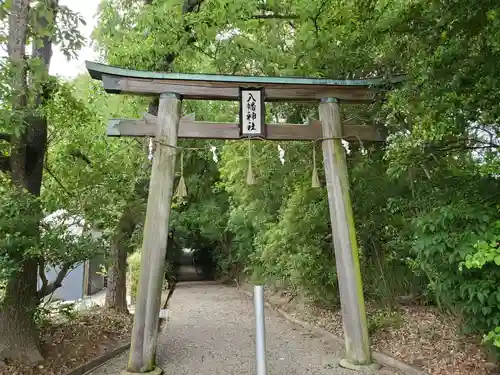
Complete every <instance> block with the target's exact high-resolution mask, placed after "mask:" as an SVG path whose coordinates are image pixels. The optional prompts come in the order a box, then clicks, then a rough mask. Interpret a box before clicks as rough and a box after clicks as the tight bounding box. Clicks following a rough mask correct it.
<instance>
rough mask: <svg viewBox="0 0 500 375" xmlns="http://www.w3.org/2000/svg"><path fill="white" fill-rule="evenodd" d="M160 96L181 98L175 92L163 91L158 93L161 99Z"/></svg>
mask: <svg viewBox="0 0 500 375" xmlns="http://www.w3.org/2000/svg"><path fill="white" fill-rule="evenodd" d="M162 98H175V99H179V100H182V96H181V95H179V94H177V93H175V92H164V93H162V94H160V99H162Z"/></svg>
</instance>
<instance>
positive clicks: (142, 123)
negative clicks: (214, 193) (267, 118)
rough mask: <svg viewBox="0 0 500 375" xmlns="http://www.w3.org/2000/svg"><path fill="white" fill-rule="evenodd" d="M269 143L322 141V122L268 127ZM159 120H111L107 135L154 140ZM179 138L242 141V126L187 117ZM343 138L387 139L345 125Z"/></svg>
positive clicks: (372, 131)
mask: <svg viewBox="0 0 500 375" xmlns="http://www.w3.org/2000/svg"><path fill="white" fill-rule="evenodd" d="M266 127H267V135H266V139H268V140H274V141H292V140H293V141H313V140H316V139H320V138H321V137H322V130H321V121H319V120H309V121H307V123H305V124H282V123H279V124H266ZM156 130H157V117H156V116H153V115H150V114H149V113H144V114H143V119H140V120H137V119H110V120H108V128H107V135H108V136H110V137H144V136H150V137H154V136H155V134H156ZM178 137H179V138H195V139H196V138H201V139H240V138H241V137H240V125H239V124H236V123H234V124H232V123H217V122H209V121H195V115H194V114H192V115H189V116H184V117H182V118H181V119H180V122H179V133H178ZM342 137H343V138H344V139H345V140H353V141H359V140H361V141H374V142H379V141H383V140H384V139H385V137H384V135H383V133H382V132H381V131H380V130H378V129H377V128H375V127H374V126H372V125H357V124H356V123H355V122H353V121H350V122H347V123H346V122H344V123H343V132H342Z"/></svg>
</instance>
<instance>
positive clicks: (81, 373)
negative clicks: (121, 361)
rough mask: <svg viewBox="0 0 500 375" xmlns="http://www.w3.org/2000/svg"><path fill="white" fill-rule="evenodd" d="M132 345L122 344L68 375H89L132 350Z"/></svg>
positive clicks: (128, 343)
mask: <svg viewBox="0 0 500 375" xmlns="http://www.w3.org/2000/svg"><path fill="white" fill-rule="evenodd" d="M130 344H131V342H130V341H129V342H126V343H122V344H120V346H118V347H117V348H115V349H113V350H111V351H109V352H107V353H105V354H103V355H100V356H98V357H95V358H93V359H91V360H90V361H89V362H86V363H84V364H82V365H80V366H78V367H76V368H74V369H73V370H71V371H69V372H67V373H66V375H85V374H88V373H90V372H91V371H93V370H95V369H97V368H99V367H101V366H102V365H104V364H105V363H106V362H109V361H110V360H112V359H113V358H115V357H117V356H119V355H120V354H122V353H124V352H126V351H127V350H128V349H130Z"/></svg>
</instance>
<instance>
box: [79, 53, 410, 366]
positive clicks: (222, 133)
mask: <svg viewBox="0 0 500 375" xmlns="http://www.w3.org/2000/svg"><path fill="white" fill-rule="evenodd" d="M86 65H87V69H88V71H89V73H90V75H91V77H92V78H94V79H97V80H100V81H102V83H103V86H104V89H105V90H106V91H107V92H108V93H114V94H133V95H150V96H159V97H160V101H159V107H158V116H149V115H146V116H145V117H144V119H142V120H127V119H113V120H110V122H109V124H108V135H110V136H132V137H138V136H153V135H154V136H155V138H156V140H157V141H158V144H159V145H165V144H166V145H168V146H171V147H161V146H160V147H156V149H155V154H154V158H153V166H152V169H151V182H150V187H149V196H148V204H147V210H146V222H145V224H144V235H143V246H142V254H141V272H140V280H139V290H138V296H137V301H136V310H135V317H134V327H133V330H132V344H131V349H130V358H129V363H128V368H127V370H128V373H156V374H159V373H161V370H160V369H158V368H156V367H155V354H156V346H157V340H158V314H159V311H160V297H161V289H162V280H163V261H164V259H165V252H166V248H167V240H168V230H169V229H168V224H169V219H170V207H171V199H172V192H173V183H174V175H175V160H176V154H177V152H176V150H175V148H176V146H177V139H178V138H180V137H181V138H182V137H184V138H206V139H208V138H217V139H238V138H241V136H240V135H241V134H243V133H244V132H245V131H246V133H248V132H250V131H254V129H253V128H254V123H253V121H254V119H259V118H260V117H259V115H257V113H260V114H262V113H264V111H263V108H262V107H261V104H263V101H264V100H265V101H269V102H279V101H285V102H286V101H294V102H314V103H318V104H319V121H317V120H311V121H309V122H308V123H307V124H305V125H304V124H302V125H293V124H268V125H267V126H266V125H265V124H262V122H263V120H255V122H256V123H257V122H258V124H259V126H260V125H264V127H265V129H263V131H262V134H265V136H264V138H266V139H271V140H273V139H274V140H319V139H321V142H322V147H323V160H324V163H323V164H324V168H325V176H326V188H327V190H328V203H329V209H330V221H331V223H332V226H331V227H332V237H333V242H334V249H335V262H336V270H337V278H338V284H339V292H340V300H341V307H342V318H343V323H344V337H345V348H346V358H345V359H344V360H342V361H341V365H342V366H344V367H349V368H355V367H356V366H366V365H370V364H371V355H370V346H369V340H368V330H367V323H366V313H365V305H364V298H363V287H362V281H361V271H360V266H359V257H358V245H357V241H356V230H355V226H354V219H353V212H352V207H351V201H350V195H349V179H348V174H347V163H346V155H345V149H344V147H343V145H342V140H343V139H346V138H351V139H358V140H361V141H380V140H383V139H384V137H383V135H382V134H379V133H378V132H377V130H376V129H375V128H374V127H373V126H368V125H361V124H353V123H349V122H348V123H345V124H342V121H341V117H340V103H341V102H342V103H347V104H349V103H372V102H373V101H374V100H377V98H378V97H379V96H380V95H383V93H384V90H385V89H386V88H387V86H386V84H391V85H392V84H397V83H398V82H401V81H403V80H404V77H395V78H393V79H391V80H382V79H369V80H332V79H324V78H298V77H250V76H228V75H210V74H182V73H162V72H144V71H137V70H128V69H122V68H118V67H113V66H107V65H103V64H98V63H94V62H87V63H86ZM242 90H244V91H245V92H247V94H245V95H248V92H250V91H251V92H252V93H253V94H255V95H256V96H258V95H259V92H262V93H263V96H261V97H260V98H261V100H262V103H261V102H258V101H257V100H256V99H254V102H252V104H251V105H252V106H253V105H254V104H255V105H258V111H257V112H252V116H254V117H251V118H252V120H251V121H252V123H251V127H249V128H248V129H246V128H244V127H243V126H241V127H240V128H239V129H238V125H235V124H220V123H212V122H198V121H195V119H194V117H193V116H188V117H182V116H181V113H182V100H185V99H197V100H200V99H201V100H240V95H241V93H242ZM259 90H261V91H259ZM247 97H248V96H247ZM248 105H249V103H247V104H246V106H245V107H241V108H245V110H246V111H247V115H248V113H249V112H248V111H249V110H248ZM251 111H254V109H253V107H252V109H251ZM243 118H244V116H241V118H240V121H242V119H243ZM263 118H264V116H262V119H263ZM247 120H248V118H247ZM248 121H249V120H248ZM259 121H260V122H259ZM244 129H246V130H244ZM260 130H262V129H260ZM260 130H259V131H260ZM259 134H260V133H259Z"/></svg>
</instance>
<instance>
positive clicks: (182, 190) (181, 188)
mask: <svg viewBox="0 0 500 375" xmlns="http://www.w3.org/2000/svg"><path fill="white" fill-rule="evenodd" d="M175 195H176V197H177V198H179V199H180V200H182V199H184V198H185V197H187V189H186V182H185V181H184V150H183V151H181V179H180V180H179V184H178V185H177V192H176V193H175Z"/></svg>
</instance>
